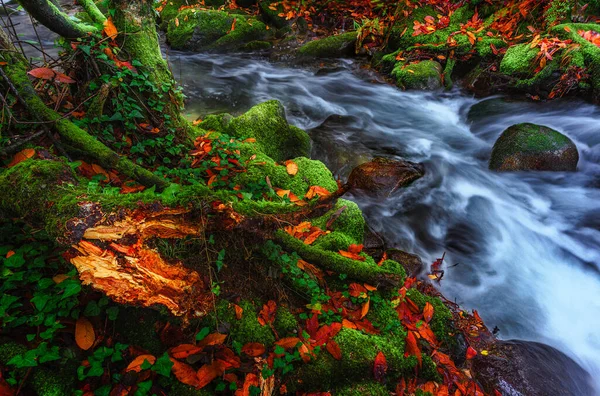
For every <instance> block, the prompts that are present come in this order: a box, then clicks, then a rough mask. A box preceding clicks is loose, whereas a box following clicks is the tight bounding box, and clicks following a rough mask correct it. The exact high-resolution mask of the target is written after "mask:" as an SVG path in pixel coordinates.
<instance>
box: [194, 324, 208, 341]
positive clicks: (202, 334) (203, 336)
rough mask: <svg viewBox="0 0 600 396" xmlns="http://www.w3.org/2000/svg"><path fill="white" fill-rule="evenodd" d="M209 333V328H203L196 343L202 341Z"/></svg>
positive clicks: (197, 336) (197, 335)
mask: <svg viewBox="0 0 600 396" xmlns="http://www.w3.org/2000/svg"><path fill="white" fill-rule="evenodd" d="M208 333H210V329H209V328H208V327H203V328H202V330H200V331H199V332H198V334H196V341H202V340H203V339H204V338H205V337H206V336H207V335H208Z"/></svg>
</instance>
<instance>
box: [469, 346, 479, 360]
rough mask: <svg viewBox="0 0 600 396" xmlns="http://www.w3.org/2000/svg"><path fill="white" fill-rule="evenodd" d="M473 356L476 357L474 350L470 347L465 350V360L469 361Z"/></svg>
mask: <svg viewBox="0 0 600 396" xmlns="http://www.w3.org/2000/svg"><path fill="white" fill-rule="evenodd" d="M475 356H477V351H476V350H475V349H473V348H472V347H468V348H467V360H471V359H473V358H474V357H475Z"/></svg>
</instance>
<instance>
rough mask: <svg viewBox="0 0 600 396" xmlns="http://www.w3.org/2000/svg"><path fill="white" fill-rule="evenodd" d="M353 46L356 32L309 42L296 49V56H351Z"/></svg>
mask: <svg viewBox="0 0 600 396" xmlns="http://www.w3.org/2000/svg"><path fill="white" fill-rule="evenodd" d="M355 44H356V32H349V33H344V34H338V35H336V36H329V37H325V38H322V39H319V40H314V41H310V42H308V43H306V44H304V45H303V46H302V47H300V48H299V49H298V54H299V55H301V56H303V57H315V58H338V57H343V56H352V55H354V47H355Z"/></svg>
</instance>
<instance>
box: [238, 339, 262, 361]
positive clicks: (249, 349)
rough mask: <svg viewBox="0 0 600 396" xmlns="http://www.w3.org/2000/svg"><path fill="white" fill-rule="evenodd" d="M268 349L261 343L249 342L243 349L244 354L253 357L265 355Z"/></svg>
mask: <svg viewBox="0 0 600 396" xmlns="http://www.w3.org/2000/svg"><path fill="white" fill-rule="evenodd" d="M265 351H266V348H265V346H264V345H263V344H261V343H259V342H249V343H247V344H246V345H244V346H243V347H242V352H244V353H245V354H246V355H248V356H251V357H257V356H260V355H262V354H263V353H265Z"/></svg>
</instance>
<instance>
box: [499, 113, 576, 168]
mask: <svg viewBox="0 0 600 396" xmlns="http://www.w3.org/2000/svg"><path fill="white" fill-rule="evenodd" d="M578 161H579V153H578V152H577V147H576V146H575V143H573V141H571V139H569V138H568V137H567V136H565V135H563V134H562V133H560V132H558V131H555V130H553V129H551V128H548V127H545V126H542V125H536V124H529V123H524V124H516V125H513V126H511V127H509V128H508V129H506V130H505V131H504V132H502V135H500V137H499V138H498V140H497V141H496V143H495V144H494V148H493V150H492V155H491V158H490V165H489V167H490V169H491V170H497V171H517V170H548V171H575V170H577V162H578Z"/></svg>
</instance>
